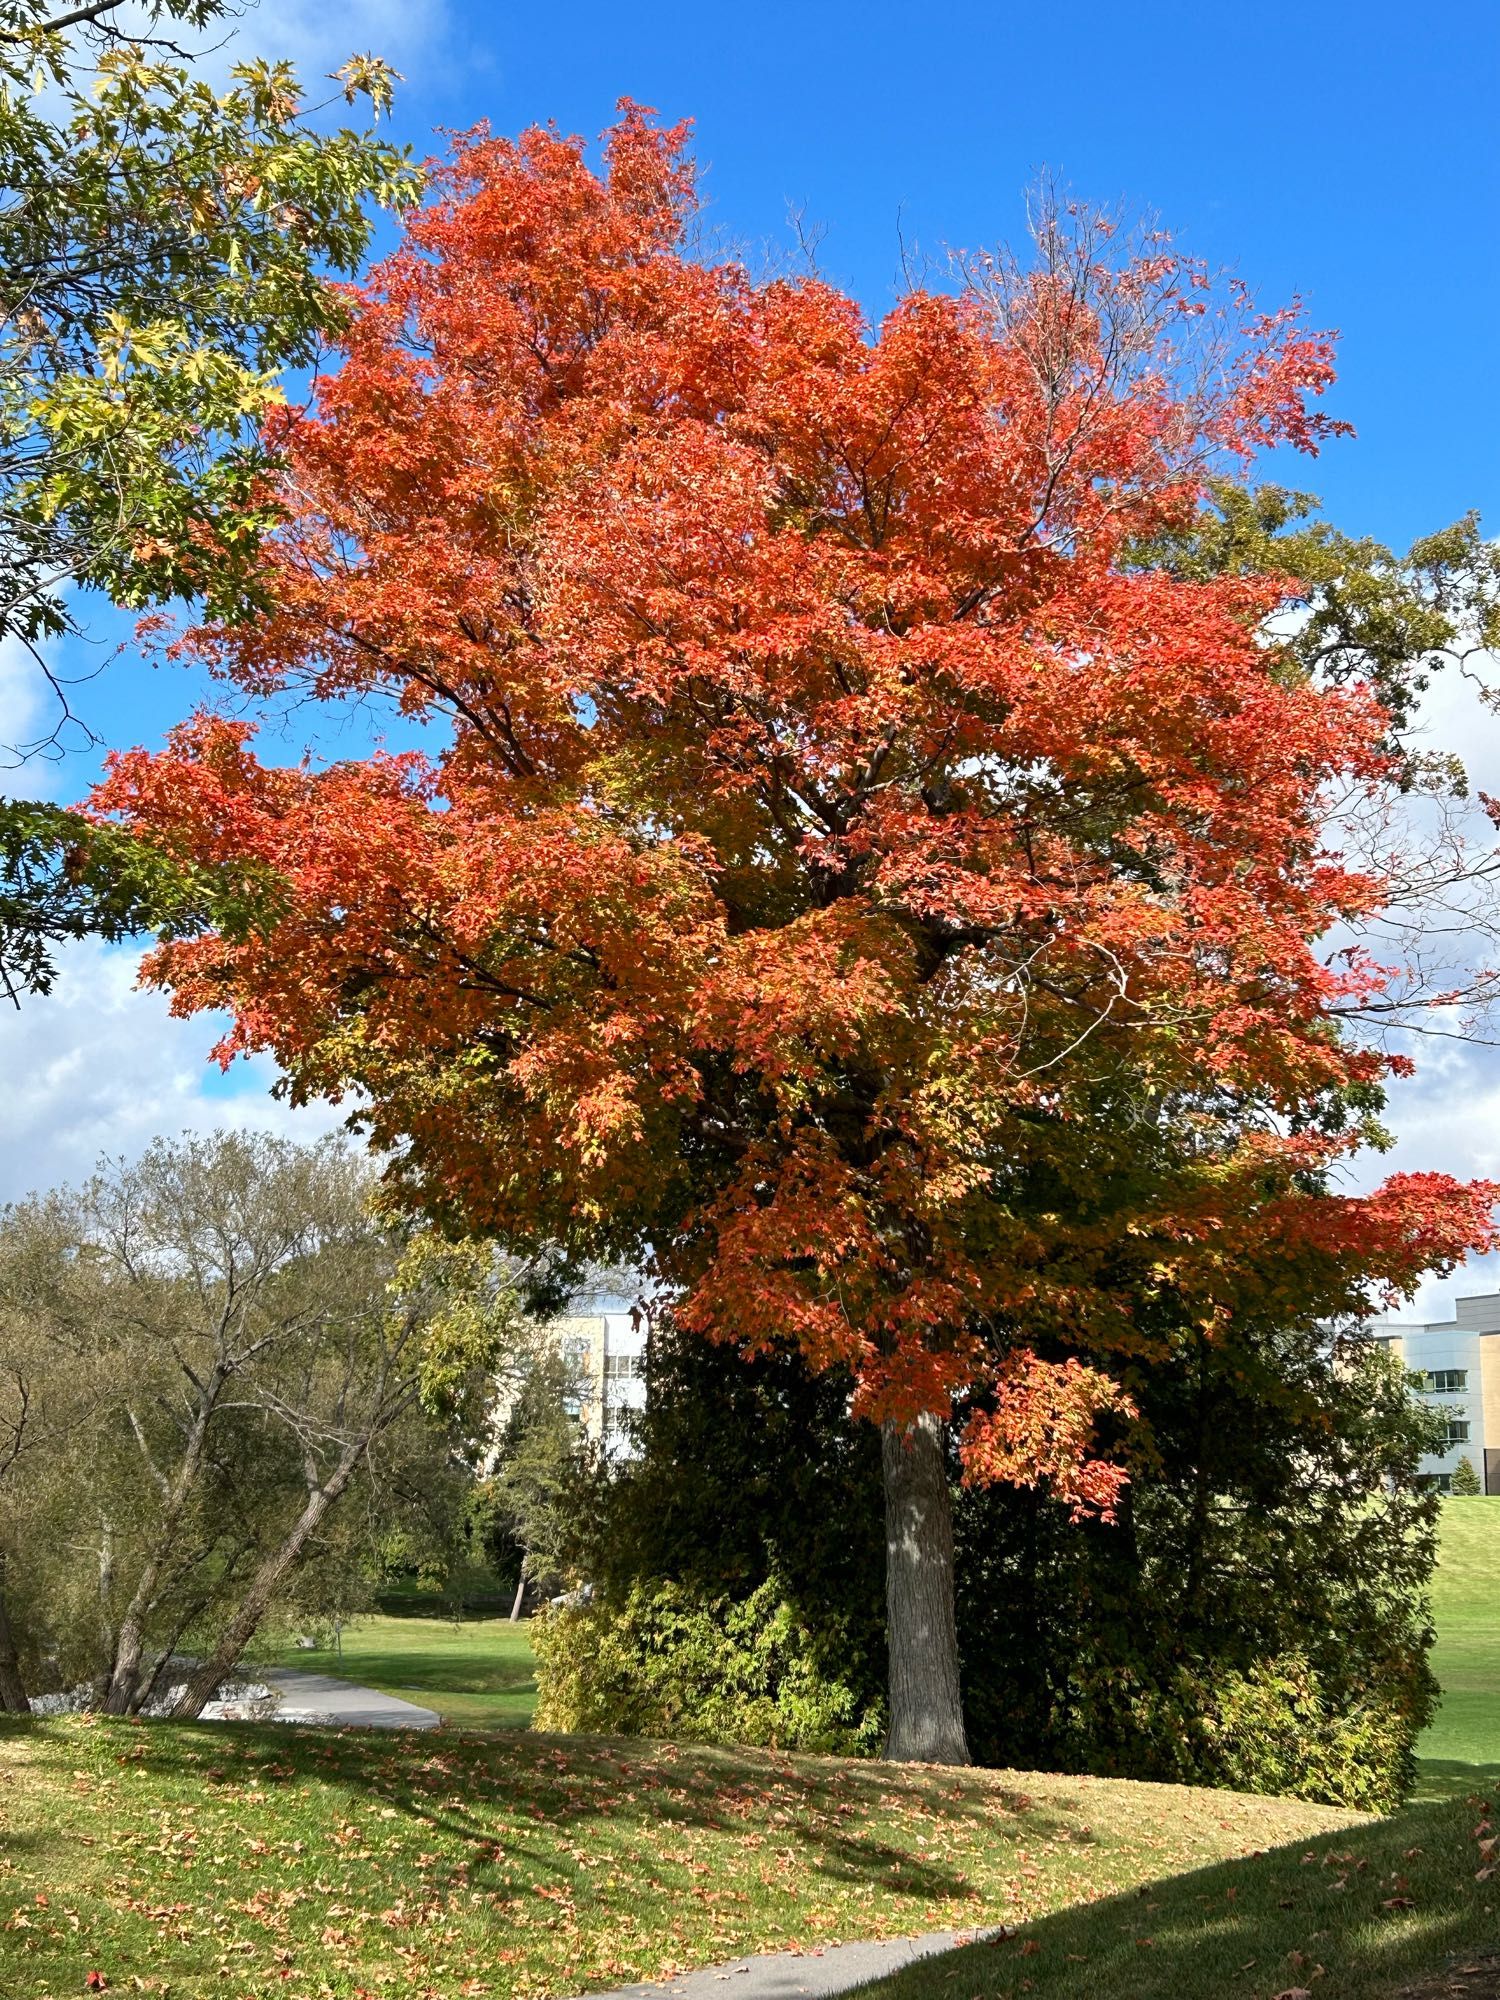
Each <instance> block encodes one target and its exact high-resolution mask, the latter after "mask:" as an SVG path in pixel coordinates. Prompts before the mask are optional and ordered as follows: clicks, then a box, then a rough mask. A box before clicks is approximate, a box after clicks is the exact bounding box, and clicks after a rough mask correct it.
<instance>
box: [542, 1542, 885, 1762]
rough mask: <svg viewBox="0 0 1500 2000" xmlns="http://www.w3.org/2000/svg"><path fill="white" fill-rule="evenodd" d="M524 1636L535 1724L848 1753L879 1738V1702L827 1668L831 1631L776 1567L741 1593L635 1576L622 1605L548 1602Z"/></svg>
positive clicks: (869, 1747) (873, 1746) (873, 1745)
mask: <svg viewBox="0 0 1500 2000" xmlns="http://www.w3.org/2000/svg"><path fill="white" fill-rule="evenodd" d="M533 1637H534V1644H535V1647H536V1654H537V1662H538V1684H539V1687H540V1690H541V1694H540V1699H539V1701H538V1704H537V1711H536V1720H535V1726H536V1727H537V1728H538V1729H554V1730H560V1731H565V1732H569V1733H574V1732H582V1733H586V1734H587V1733H594V1734H626V1735H631V1736H665V1737H671V1738H673V1739H675V1740H676V1741H678V1742H697V1743H726V1742H727V1743H753V1744H761V1745H764V1746H767V1747H770V1748H772V1749H777V1750H814V1751H825V1752H829V1753H832V1754H836V1755H839V1756H845V1757H858V1756H863V1755H866V1754H868V1753H870V1752H872V1751H874V1750H877V1749H878V1748H879V1746H880V1740H881V1736H882V1734H883V1731H884V1727H885V1722H884V1714H883V1709H882V1705H881V1703H880V1701H879V1699H878V1698H876V1699H873V1700H872V1699H871V1697H870V1693H869V1690H868V1689H867V1688H861V1687H858V1686H855V1685H851V1684H850V1683H849V1682H847V1681H844V1680H841V1679H840V1678H839V1677H838V1676H837V1674H835V1673H831V1672H830V1671H828V1669H827V1667H826V1665H825V1664H824V1661H825V1658H826V1654H827V1650H828V1646H829V1641H830V1634H829V1633H828V1631H827V1630H826V1629H825V1630H824V1631H822V1632H820V1633H819V1634H818V1635H817V1637H816V1639H815V1637H814V1634H813V1633H812V1632H811V1631H810V1630H809V1628H808V1626H807V1625H806V1624H805V1623H804V1621H803V1620H802V1618H801V1617H800V1616H799V1615H798V1613H797V1612H796V1611H795V1610H794V1609H793V1607H792V1606H791V1604H790V1603H789V1602H788V1601H787V1598H786V1595H785V1593H784V1588H783V1584H782V1580H781V1578H779V1577H778V1576H776V1575H774V1574H773V1575H772V1576H770V1577H768V1578H767V1580H766V1581H765V1582H764V1583H763V1584H761V1585H760V1586H759V1588H758V1589H756V1590H753V1591H752V1592H751V1593H750V1595H749V1596H748V1597H744V1598H733V1597H719V1598H715V1599H711V1600H704V1599H702V1598H701V1597H699V1596H698V1595H697V1594H696V1593H695V1592H693V1591H692V1590H690V1589H688V1588H685V1587H684V1586H683V1585H682V1584H678V1583H670V1582H657V1583H638V1584H636V1585H634V1586H633V1587H632V1588H631V1590H630V1591H629V1593H628V1595H627V1596H626V1597H625V1598H624V1600H623V1602H620V1603H615V1602H613V1601H611V1600H610V1599H608V1598H603V1597H595V1598H594V1599H593V1601H592V1602H590V1603H587V1604H574V1605H564V1606H554V1607H551V1608H549V1609H548V1610H547V1611H546V1612H545V1613H544V1614H542V1615H541V1616H540V1617H539V1618H538V1619H537V1620H536V1621H535V1623H534V1625H533Z"/></svg>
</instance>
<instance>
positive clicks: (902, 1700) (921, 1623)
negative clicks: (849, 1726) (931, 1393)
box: [880, 1416, 971, 1764]
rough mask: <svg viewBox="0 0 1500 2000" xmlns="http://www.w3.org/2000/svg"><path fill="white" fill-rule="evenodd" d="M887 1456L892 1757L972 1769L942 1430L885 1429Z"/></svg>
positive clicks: (927, 1421) (929, 1420) (921, 1423)
mask: <svg viewBox="0 0 1500 2000" xmlns="http://www.w3.org/2000/svg"><path fill="white" fill-rule="evenodd" d="M880 1457H881V1467H882V1470H883V1472H884V1475H885V1611H886V1635H887V1644H888V1647H889V1651H890V1704H891V1724H890V1734H889V1735H888V1736H887V1737H886V1742H885V1755H886V1756H887V1757H888V1758H890V1759H892V1760H893V1761H895V1762H897V1763H910V1764H967V1763H969V1762H970V1761H971V1760H970V1757H969V1745H968V1741H967V1739H966V1737H965V1735H964V1711H963V1697H962V1694H961V1691H960V1688H959V1678H958V1628H957V1625H956V1623H955V1620H954V1612H953V1513H952V1506H951V1503H950V1500H949V1496H948V1467H947V1462H946V1457H945V1454H944V1451H943V1426H942V1424H941V1423H940V1422H939V1421H938V1419H937V1418H936V1417H933V1416H924V1417H919V1418H918V1420H917V1421H916V1423H914V1424H913V1425H912V1426H911V1427H910V1428H909V1429H902V1428H901V1427H900V1426H899V1425H896V1424H891V1423H887V1424H883V1425H882V1426H881V1433H880Z"/></svg>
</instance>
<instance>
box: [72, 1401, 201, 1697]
mask: <svg viewBox="0 0 1500 2000" xmlns="http://www.w3.org/2000/svg"><path fill="white" fill-rule="evenodd" d="M223 1386H224V1374H223V1371H222V1370H221V1369H217V1368H216V1369H215V1370H214V1371H213V1373H212V1374H211V1375H210V1377H209V1379H208V1383H207V1386H206V1387H205V1388H204V1389H203V1390H202V1391H201V1392H200V1395H199V1400H198V1409H197V1413H196V1414H195V1416H194V1418H193V1427H192V1429H191V1431H190V1432H189V1433H188V1439H187V1443H186V1444H185V1445H184V1447H183V1453H182V1458H181V1460H180V1461H179V1463H178V1467H177V1472H176V1476H175V1477H174V1478H173V1480H172V1482H171V1485H170V1486H169V1487H168V1489H167V1491H166V1495H165V1497H164V1499H163V1502H162V1511H161V1519H160V1520H159V1521H158V1522H157V1526H156V1542H155V1546H154V1547H153V1549H152V1551H151V1554H150V1555H149V1557H148V1558H147V1560H146V1563H145V1566H144V1567H143V1568H142V1570H141V1574H140V1576H139V1578H138V1579H137V1582H136V1586H135V1590H134V1593H133V1594H132V1596H131V1599H130V1602H129V1604H128V1605H127V1606H126V1607H125V1615H124V1616H123V1617H122V1618H121V1620H120V1629H119V1632H118V1633H117V1634H116V1637H115V1649H114V1664H113V1666H112V1667H111V1669H110V1675H109V1683H108V1686H107V1687H106V1688H105V1690H104V1700H103V1703H102V1704H101V1706H102V1707H103V1710H104V1713H105V1714H106V1715H129V1714H130V1713H131V1712H132V1709H131V1704H132V1702H135V1701H137V1700H138V1698H139V1695H140V1683H141V1655H142V1653H143V1652H144V1650H145V1644H146V1620H147V1619H148V1618H149V1617H150V1615H151V1612H152V1610H153V1609H154V1607H155V1603H156V1596H157V1591H158V1588H159V1586H160V1584H161V1581H162V1577H163V1574H164V1572H165V1570H166V1567H167V1561H168V1558H169V1556H170V1555H171V1552H172V1540H173V1537H174V1536H175V1535H176V1533H177V1529H178V1525H179V1523H180V1522H181V1520H182V1517H183V1515H184V1513H185V1512H186V1511H187V1504H188V1501H189V1500H190V1499H191V1498H192V1493H193V1488H194V1486H195V1485H196V1484H197V1480H198V1472H199V1469H200V1467H201V1466H202V1463H203V1452H204V1445H205V1442H206V1440H207V1437H208V1424H209V1418H210V1417H211V1416H212V1414H213V1409H214V1405H215V1404H216V1403H217V1401H218V1399H219V1392H220V1390H221V1389H222V1388H223Z"/></svg>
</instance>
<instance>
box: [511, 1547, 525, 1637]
mask: <svg viewBox="0 0 1500 2000" xmlns="http://www.w3.org/2000/svg"><path fill="white" fill-rule="evenodd" d="M525 1602H526V1558H525V1556H522V1558H521V1574H520V1576H519V1577H518V1578H517V1579H516V1597H515V1602H514V1603H513V1604H512V1605H511V1607H510V1622H511V1624H512V1625H514V1624H515V1623H516V1621H517V1620H518V1619H519V1617H520V1616H521V1606H522V1605H523V1604H524V1603H525Z"/></svg>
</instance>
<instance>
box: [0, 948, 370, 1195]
mask: <svg viewBox="0 0 1500 2000" xmlns="http://www.w3.org/2000/svg"><path fill="white" fill-rule="evenodd" d="M138 957H139V954H138V953H137V952H136V951H134V950H132V949H129V948H126V947H123V946H110V945H103V944H100V943H98V942H97V941H95V940H86V941H83V942H80V943H78V944H74V945H70V946H68V947H67V948H66V949H65V950H64V951H63V952H62V953H61V954H60V957H59V967H60V970H59V976H58V980H57V984H56V986H55V987H54V989H53V991H52V993H51V994H49V995H46V996H44V997H42V998H32V999H28V1000H25V1001H23V1003H22V1005H21V1006H20V1008H19V1009H17V1010H15V1011H13V1012H7V1013H6V1014H3V1015H0V1077H3V1078H4V1086H5V1094H4V1100H3V1107H0V1201H13V1200H15V1199H16V1198H17V1197H19V1196H21V1195H24V1194H27V1193H29V1192H30V1191H32V1190H33V1189H41V1188H48V1187H55V1186H58V1185H59V1184H61V1183H63V1182H66V1181H71V1182H77V1181H79V1180H81V1179H84V1178H86V1177H87V1175H88V1174H89V1173H90V1172H91V1171H92V1169H93V1167H94V1165H95V1163H96V1162H97V1161H98V1159H99V1157H100V1155H101V1154H111V1155H114V1154H123V1155H125V1156H126V1157H128V1158H131V1157H134V1156H135V1155H136V1154H138V1153H139V1152H140V1151H141V1149H142V1148H143V1147H144V1146H145V1145H146V1143H147V1142H148V1141H149V1140H150V1139H152V1138H154V1137H156V1136H157V1135H158V1134H165V1135H168V1136H170V1135H173V1134H176V1133H178V1132H182V1131H187V1130H191V1131H200V1132H201V1131H211V1130H214V1129H217V1128H222V1127H233V1128H236V1129H241V1130H255V1131H267V1132H279V1133H282V1134H284V1135H286V1136H287V1137H289V1138H299V1139H310V1138H315V1137H317V1136H318V1135H319V1134H321V1133H323V1132H327V1131H330V1130H333V1129H336V1128H337V1127H338V1125H339V1124H340V1123H341V1122H342V1119H343V1116H344V1112H343V1111H341V1110H340V1109H338V1108H337V1107H335V1106H331V1105H313V1106H309V1107H307V1108H306V1109H305V1110H301V1111H294V1110H292V1109H291V1108H290V1107H289V1106H287V1105H285V1104H283V1103H281V1102H279V1101H278V1100H277V1099H274V1098H272V1097H271V1095H270V1089H271V1085H272V1084H273V1083H274V1081H275V1075H276V1072H275V1069H274V1066H273V1065H272V1064H271V1063H270V1062H269V1061H265V1060H259V1059H258V1060H256V1061H253V1062H251V1063H248V1064H237V1065H236V1067H235V1070H234V1071H233V1072H231V1076H230V1078H229V1079H227V1080H226V1079H224V1078H222V1077H221V1076H220V1073H219V1071H218V1069H217V1068H216V1067H214V1066H212V1065H210V1064H209V1062H208V1060H207V1057H208V1051H209V1049H210V1047H211V1046H212V1044H213V1042H214V1040H215V1038H216V1035H217V1032H218V1030H217V1028H216V1027H215V1026H214V1024H213V1023H212V1022H211V1021H209V1020H207V1019H204V1018H199V1019H196V1020H191V1021H174V1020H173V1019H172V1018H171V1016H170V1015H169V1014H168V1012H167V1002H166V999H165V997H164V996H163V995H161V994H159V993H147V992H142V991H139V990H138V989H137V988H136V985H135V976H136V965H137V962H138ZM226 1083H227V1085H228V1088H227V1089H226Z"/></svg>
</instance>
